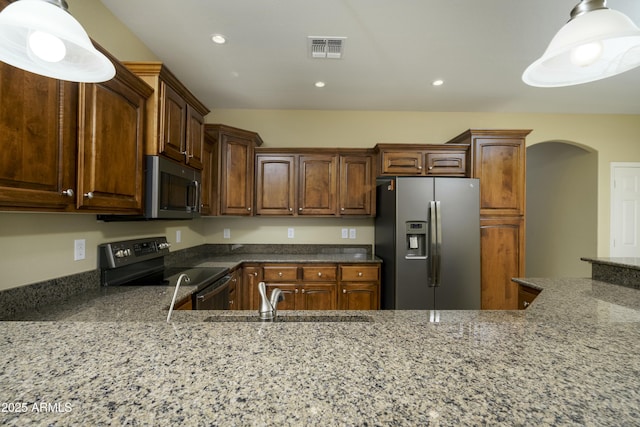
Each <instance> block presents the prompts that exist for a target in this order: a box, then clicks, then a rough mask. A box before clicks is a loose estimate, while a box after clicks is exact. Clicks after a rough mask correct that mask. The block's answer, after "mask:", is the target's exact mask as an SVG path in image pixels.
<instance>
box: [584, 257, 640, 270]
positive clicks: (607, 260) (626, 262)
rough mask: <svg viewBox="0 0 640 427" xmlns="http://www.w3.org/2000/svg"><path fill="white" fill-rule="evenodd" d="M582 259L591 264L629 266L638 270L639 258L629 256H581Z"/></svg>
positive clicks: (639, 267)
mask: <svg viewBox="0 0 640 427" xmlns="http://www.w3.org/2000/svg"><path fill="white" fill-rule="evenodd" d="M580 259H581V260H582V261H587V262H590V263H592V264H605V265H610V266H615V267H624V268H631V269H635V270H640V258H631V257H593V258H591V257H581V258H580Z"/></svg>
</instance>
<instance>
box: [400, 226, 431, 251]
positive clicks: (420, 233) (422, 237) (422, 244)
mask: <svg viewBox="0 0 640 427" xmlns="http://www.w3.org/2000/svg"><path fill="white" fill-rule="evenodd" d="M406 225H407V228H406V234H407V246H406V254H405V258H406V259H426V258H427V222H426V221H407V223H406Z"/></svg>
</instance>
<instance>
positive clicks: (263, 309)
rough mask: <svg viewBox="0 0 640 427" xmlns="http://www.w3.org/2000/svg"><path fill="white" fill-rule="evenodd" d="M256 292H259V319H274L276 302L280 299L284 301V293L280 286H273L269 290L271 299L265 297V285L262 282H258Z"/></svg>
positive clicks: (276, 307) (276, 308)
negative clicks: (271, 289) (272, 288)
mask: <svg viewBox="0 0 640 427" xmlns="http://www.w3.org/2000/svg"><path fill="white" fill-rule="evenodd" d="M258 292H259V293H260V311H259V315H260V319H262V320H273V319H275V318H276V314H277V310H278V303H279V302H280V301H284V294H283V293H282V291H281V290H280V288H275V289H274V290H273V291H271V299H267V287H266V286H265V284H264V282H260V283H258Z"/></svg>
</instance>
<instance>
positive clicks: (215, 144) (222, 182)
mask: <svg viewBox="0 0 640 427" xmlns="http://www.w3.org/2000/svg"><path fill="white" fill-rule="evenodd" d="M205 141H206V143H210V144H211V146H212V150H213V151H212V154H213V158H212V160H211V162H212V165H211V166H210V167H204V168H203V173H204V175H203V193H207V195H208V196H209V197H210V198H211V200H212V204H213V205H212V208H211V210H210V211H205V212H206V214H209V215H252V214H253V211H254V206H253V204H254V191H253V188H254V149H255V147H257V146H260V145H262V139H261V138H260V135H258V134H257V133H255V132H251V131H247V130H243V129H237V128H233V127H231V126H225V125H220V124H206V125H205ZM208 181H209V182H210V184H209V182H208ZM207 188H211V190H210V191H208V190H207ZM203 198H204V197H203Z"/></svg>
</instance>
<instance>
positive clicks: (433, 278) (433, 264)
mask: <svg viewBox="0 0 640 427" xmlns="http://www.w3.org/2000/svg"><path fill="white" fill-rule="evenodd" d="M438 203H440V202H436V201H430V202H429V219H430V220H429V225H430V230H429V256H428V257H427V258H428V259H429V263H430V266H429V267H430V268H429V270H430V273H431V274H429V286H431V287H434V286H438V276H439V271H438V270H439V264H440V262H439V259H438V243H437V242H438V210H437V204H438Z"/></svg>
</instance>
